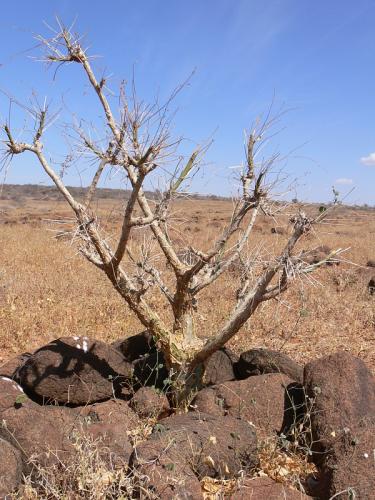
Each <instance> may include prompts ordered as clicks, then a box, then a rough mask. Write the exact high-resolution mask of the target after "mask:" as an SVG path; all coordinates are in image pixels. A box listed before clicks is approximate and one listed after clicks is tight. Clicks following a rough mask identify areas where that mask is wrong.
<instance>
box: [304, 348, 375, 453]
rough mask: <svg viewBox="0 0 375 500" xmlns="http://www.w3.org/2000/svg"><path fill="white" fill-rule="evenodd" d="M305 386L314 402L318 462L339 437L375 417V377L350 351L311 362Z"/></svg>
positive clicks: (306, 369) (314, 432) (314, 433)
mask: <svg viewBox="0 0 375 500" xmlns="http://www.w3.org/2000/svg"><path fill="white" fill-rule="evenodd" d="M304 385H305V389H306V393H307V396H308V397H310V398H312V399H313V400H314V404H313V411H312V415H311V425H312V433H313V439H314V441H315V442H316V444H315V448H316V451H317V455H316V459H318V458H319V455H321V456H324V453H325V452H326V451H327V449H328V448H329V447H330V446H331V445H332V443H333V442H334V441H335V439H336V437H337V436H338V435H340V434H342V433H343V432H344V431H345V430H347V429H349V430H350V429H356V428H357V427H358V426H361V425H362V424H365V423H366V421H367V420H368V419H369V418H370V419H371V418H372V417H374V416H375V380H374V376H373V375H372V373H371V372H370V370H369V369H368V368H367V367H366V365H365V363H364V362H363V361H362V360H361V359H359V358H357V357H355V356H353V355H351V354H349V353H348V352H344V351H341V352H337V353H335V354H332V355H330V356H326V357H324V358H320V359H318V360H316V361H312V362H310V363H308V364H307V365H306V366H305V371H304ZM322 453H323V455H322Z"/></svg>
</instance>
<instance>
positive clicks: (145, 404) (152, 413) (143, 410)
mask: <svg viewBox="0 0 375 500" xmlns="http://www.w3.org/2000/svg"><path fill="white" fill-rule="evenodd" d="M130 406H131V407H132V408H133V410H134V411H135V412H136V413H137V415H138V416H139V417H141V418H149V417H153V418H164V417H167V416H168V415H169V413H170V411H171V408H170V405H169V401H168V398H167V396H166V395H165V394H164V393H162V392H158V391H156V390H155V389H153V388H152V387H141V388H140V389H139V390H138V391H137V392H136V393H135V394H134V396H133V398H132V399H131V401H130Z"/></svg>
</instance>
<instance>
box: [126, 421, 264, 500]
mask: <svg viewBox="0 0 375 500" xmlns="http://www.w3.org/2000/svg"><path fill="white" fill-rule="evenodd" d="M133 465H134V466H135V468H136V469H137V471H138V472H139V473H141V474H142V475H145V476H147V477H148V478H149V487H151V488H152V489H154V491H155V492H156V493H157V494H158V495H160V497H161V498H176V497H178V496H177V495H178V494H179V493H181V492H184V491H185V494H186V493H189V494H190V498H201V493H200V486H199V481H198V480H199V479H201V478H203V477H205V476H208V477H214V478H231V477H235V476H236V475H237V474H239V473H240V472H241V471H252V470H254V469H255V468H256V467H257V465H258V456H257V438H256V434H255V431H254V429H253V427H252V426H251V425H249V424H248V423H247V422H245V421H244V420H240V419H236V418H232V417H216V416H213V415H208V414H203V413H200V414H199V413H187V414H183V415H173V416H171V417H168V418H166V419H163V420H160V421H159V423H158V424H157V425H156V426H155V429H154V432H153V434H152V435H151V437H150V438H149V439H148V440H147V441H146V442H144V443H141V444H140V445H139V446H137V448H136V450H135V452H134V462H133ZM194 495H195V496H194ZM182 498H189V496H187V497H186V496H185V497H184V496H182Z"/></svg>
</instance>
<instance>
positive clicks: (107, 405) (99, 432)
mask: <svg viewBox="0 0 375 500" xmlns="http://www.w3.org/2000/svg"><path fill="white" fill-rule="evenodd" d="M76 410H77V411H79V414H80V415H81V417H83V418H84V432H85V433H89V434H90V435H91V436H92V437H93V438H94V439H95V440H99V442H100V447H105V450H104V453H105V456H106V457H108V455H109V458H110V461H111V464H116V465H117V466H123V465H127V464H128V463H129V459H130V456H131V454H132V452H133V447H132V445H131V441H130V434H131V432H132V431H134V430H135V429H137V428H138V427H140V420H139V418H138V417H137V415H136V414H135V413H134V412H133V410H132V409H131V408H130V407H129V405H128V404H127V403H126V402H125V401H121V400H113V399H112V400H109V401H104V402H103V403H95V404H92V405H87V406H85V407H83V408H77V409H76ZM108 452H109V453H108Z"/></svg>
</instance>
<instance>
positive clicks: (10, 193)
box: [0, 184, 228, 201]
mask: <svg viewBox="0 0 375 500" xmlns="http://www.w3.org/2000/svg"><path fill="white" fill-rule="evenodd" d="M67 188H68V189H69V191H70V192H71V194H72V195H73V196H74V197H75V198H77V199H83V198H84V196H85V194H86V192H87V188H80V187H74V186H67ZM157 195H158V194H157V193H156V192H154V191H146V196H147V197H148V198H149V199H155V198H157ZM129 196H130V190H123V189H109V188H98V189H97V191H96V196H95V197H96V199H102V200H104V199H108V200H124V199H127V198H129ZM191 197H193V198H196V199H203V200H225V199H228V198H224V197H222V196H216V195H200V194H192V195H191ZM26 198H27V199H34V200H51V201H54V200H61V199H62V194H61V193H60V191H59V190H58V189H57V188H56V187H55V186H40V185H38V184H3V185H2V186H1V187H0V199H2V200H12V201H22V200H23V199H26Z"/></svg>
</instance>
